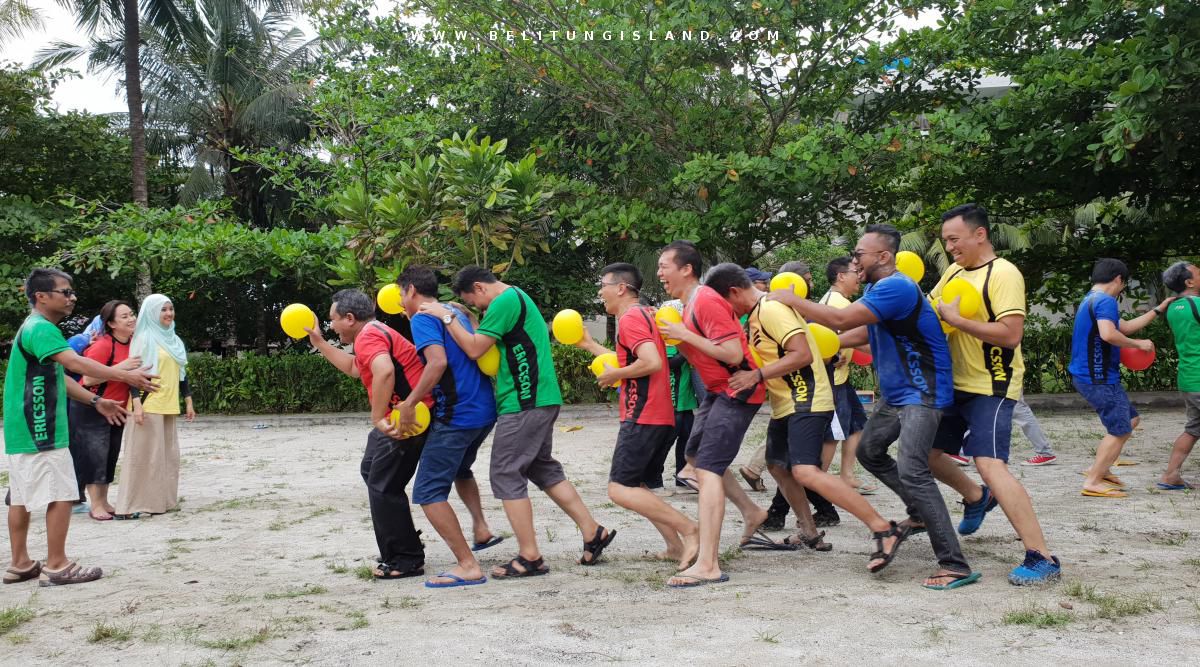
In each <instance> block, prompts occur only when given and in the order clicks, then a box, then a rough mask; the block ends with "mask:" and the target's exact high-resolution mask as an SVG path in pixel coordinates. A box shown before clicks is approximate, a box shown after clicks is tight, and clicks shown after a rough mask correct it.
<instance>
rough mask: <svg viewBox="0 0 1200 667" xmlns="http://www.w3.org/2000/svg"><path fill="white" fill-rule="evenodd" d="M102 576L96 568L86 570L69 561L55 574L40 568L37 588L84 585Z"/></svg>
mask: <svg viewBox="0 0 1200 667" xmlns="http://www.w3.org/2000/svg"><path fill="white" fill-rule="evenodd" d="M102 576H104V572H103V571H102V570H101V569H100V568H98V567H89V568H87V569H86V570H85V569H83V568H82V567H79V563H76V562H75V561H71V562H70V563H67V566H66V567H64V568H63V569H61V570H59V571H57V572H55V571H53V570H48V569H46V568H45V567H42V574H41V576H40V577H38V586H66V585H68V584H86V583H87V582H89V581H95V580H97V579H99V578H100V577H102Z"/></svg>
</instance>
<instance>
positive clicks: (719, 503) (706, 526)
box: [667, 468, 736, 586]
mask: <svg viewBox="0 0 1200 667" xmlns="http://www.w3.org/2000/svg"><path fill="white" fill-rule="evenodd" d="M695 470H696V482H697V483H698V484H699V486H700V497H699V499H698V501H697V504H698V505H699V512H698V518H699V522H698V523H699V535H700V549H699V553H698V554H697V556H696V562H695V563H694V564H693V565H692V566H691V567H689V568H687V569H686V570H683V571H682V572H680V573H679V574H677V575H675V576H673V577H671V578H670V579H668V580H667V584H668V585H673V586H678V585H688V584H693V583H695V579H694V578H699V579H716V578H718V577H720V576H721V566H720V563H719V562H718V560H717V556H718V551H719V549H720V547H721V523H722V520H723V519H724V517H725V482H724V479H723V477H722V476H721V475H718V474H716V473H714V472H712V471H709V470H704V469H702V468H696V469H695ZM734 484H735V485H736V482H735V483H734ZM681 575H683V576H681ZM693 577H694V578H693Z"/></svg>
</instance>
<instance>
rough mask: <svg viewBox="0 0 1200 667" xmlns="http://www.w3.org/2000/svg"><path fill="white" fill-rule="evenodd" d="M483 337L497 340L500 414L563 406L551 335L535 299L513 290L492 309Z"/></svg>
mask: <svg viewBox="0 0 1200 667" xmlns="http://www.w3.org/2000/svg"><path fill="white" fill-rule="evenodd" d="M479 333H481V334H484V335H486V336H491V337H492V338H495V339H496V347H497V348H499V350H500V373H499V375H497V376H496V411H497V412H498V413H499V414H502V415H505V414H513V413H517V412H522V411H524V410H530V409H533V408H540V407H544V406H547V405H562V392H561V391H560V390H559V388H558V375H557V374H555V372H554V357H553V356H552V355H551V354H550V331H549V329H547V328H546V321H545V320H543V319H542V316H541V314H540V313H539V312H538V309H537V305H536V304H534V303H533V299H530V298H529V295H528V294H526V293H525V292H524V291H522V290H521V288H519V287H509V288H508V289H506V290H504V291H503V292H501V293H500V296H498V297H496V298H495V299H493V300H492V302H491V304H489V305H488V308H487V312H486V313H485V314H484V316H483V321H482V322H480V323H479Z"/></svg>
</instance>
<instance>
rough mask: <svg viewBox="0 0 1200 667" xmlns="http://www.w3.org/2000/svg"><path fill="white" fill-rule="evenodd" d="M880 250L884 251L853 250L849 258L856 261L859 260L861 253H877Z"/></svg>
mask: <svg viewBox="0 0 1200 667" xmlns="http://www.w3.org/2000/svg"><path fill="white" fill-rule="evenodd" d="M882 252H884V251H883V250H855V251H854V252H852V253H850V259H852V260H854V261H856V262H861V261H862V258H863V255H878V254H880V253H882Z"/></svg>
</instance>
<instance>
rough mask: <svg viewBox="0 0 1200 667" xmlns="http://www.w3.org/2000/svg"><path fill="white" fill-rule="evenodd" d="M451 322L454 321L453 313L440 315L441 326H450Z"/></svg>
mask: <svg viewBox="0 0 1200 667" xmlns="http://www.w3.org/2000/svg"><path fill="white" fill-rule="evenodd" d="M453 321H454V313H446V314H445V315H442V324H445V325H446V326H450V323H451V322H453Z"/></svg>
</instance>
